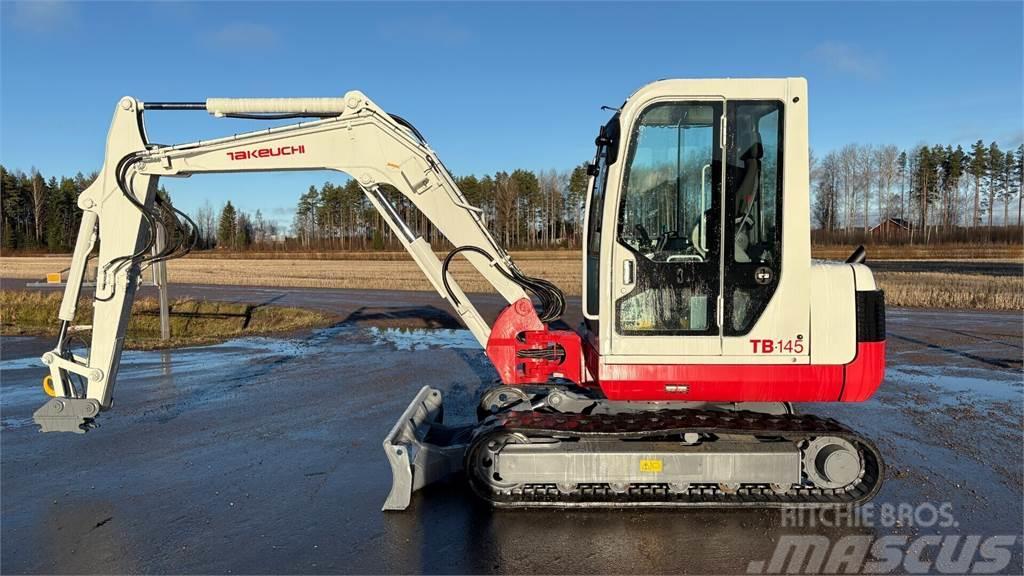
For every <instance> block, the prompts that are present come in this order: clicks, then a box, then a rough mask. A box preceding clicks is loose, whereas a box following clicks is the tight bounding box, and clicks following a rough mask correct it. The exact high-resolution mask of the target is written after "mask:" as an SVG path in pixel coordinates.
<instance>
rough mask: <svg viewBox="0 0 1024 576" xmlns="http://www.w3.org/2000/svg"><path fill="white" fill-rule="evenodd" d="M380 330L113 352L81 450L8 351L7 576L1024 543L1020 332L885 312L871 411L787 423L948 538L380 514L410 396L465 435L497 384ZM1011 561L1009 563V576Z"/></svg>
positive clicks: (840, 408)
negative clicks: (842, 544) (810, 543)
mask: <svg viewBox="0 0 1024 576" xmlns="http://www.w3.org/2000/svg"><path fill="white" fill-rule="evenodd" d="M395 298H396V299H398V298H400V297H399V296H396V297H395ZM403 306H404V304H403ZM384 307H385V308H386V305H385V306H384ZM405 308H408V306H405ZM361 314H362V316H363V317H368V316H374V317H376V318H378V319H379V318H385V319H386V318H395V317H400V316H401V315H400V314H389V313H387V312H384V313H378V312H368V311H367V310H365V309H363V312H362V313H361ZM383 326H384V327H378V326H374V325H369V326H368V325H365V324H363V323H359V322H355V323H352V322H350V323H346V324H342V325H339V326H335V327H332V328H328V329H324V330H319V331H316V332H313V333H311V334H298V335H294V336H292V337H286V338H252V339H243V340H234V341H230V342H226V343H223V344H220V345H216V346H206V347H202V348H191V349H181V350H173V351H163V352H127V353H126V354H125V357H124V362H123V364H122V370H121V381H120V383H119V386H118V390H117V391H116V398H117V401H116V407H115V409H114V410H113V411H111V412H109V413H107V414H105V415H104V418H103V420H102V427H101V428H100V429H98V430H96V431H94V432H91V433H90V434H88V435H86V436H78V435H70V434H63V435H55V434H47V435H41V434H38V433H36V431H35V429H34V427H33V426H31V425H30V419H31V413H32V411H33V410H34V409H35V408H36V407H38V405H40V404H41V403H42V401H43V397H42V395H41V392H40V391H39V379H40V378H41V377H42V374H43V372H42V369H41V365H39V364H38V363H37V360H35V358H38V356H39V354H41V353H42V352H43V351H45V350H46V349H47V348H49V346H50V342H49V341H48V340H42V339H35V338H22V339H16V340H15V339H8V338H4V341H3V344H4V351H3V357H2V359H0V377H2V386H0V418H2V435H0V448H2V469H0V474H2V483H3V498H2V564H3V570H4V571H5V572H9V573H14V572H19V573H20V572H45V573H57V572H106V573H109V572H118V573H121V572H162V573H167V572H171V573H190V572H192V573H194V572H202V573H226V572H234V573H255V572H260V573H267V572H270V573H322V572H357V573H367V572H371V573H379V572H433V573H437V572H446V573H448V572H457V573H464V572H469V573H492V572H516V573H523V572H528V573H595V572H599V573H619V572H630V573H634V572H639V573H669V572H671V573H679V572H697V573H744V572H746V571H747V567H748V562H750V561H758V560H761V561H765V560H768V559H769V558H771V557H772V555H773V553H774V552H775V551H776V546H777V544H778V542H779V541H780V538H783V537H785V536H787V535H793V534H814V535H824V536H827V537H830V538H832V541H835V540H836V539H837V538H838V537H839V536H844V535H845V536H850V535H853V536H856V535H864V536H869V537H872V538H874V537H877V536H881V535H889V534H902V535H908V536H910V537H915V536H917V535H920V534H931V533H939V534H980V535H986V536H987V535H993V534H1014V535H1019V534H1021V532H1022V522H1021V517H1020V514H1019V512H1020V509H1021V502H1022V497H1021V452H1020V447H1021V442H1022V431H1021V418H1022V414H1021V400H1022V397H1024V392H1022V387H1021V369H1020V355H1021V352H1020V330H1021V320H1020V318H1018V317H1017V316H1015V315H984V314H968V313H952V312H908V311H893V312H892V313H891V314H890V322H889V328H890V343H891V345H890V356H889V357H890V369H889V372H888V376H887V381H886V384H885V385H884V387H883V388H882V390H881V391H880V392H879V393H878V394H877V395H876V397H875V398H873V399H872V400H870V401H869V402H867V403H864V404H861V405H804V406H801V407H800V409H801V410H803V411H807V412H814V413H819V414H822V415H827V416H834V417H836V418H838V419H840V420H842V421H843V422H845V423H846V424H848V425H850V426H851V427H855V428H859V429H862V430H863V431H864V432H865V434H866V435H868V436H869V437H872V438H874V439H876V441H877V442H878V444H879V447H880V448H881V450H882V452H883V454H884V455H885V456H886V458H887V460H888V462H889V463H890V469H889V471H888V472H889V473H888V476H889V478H888V480H887V483H886V484H885V486H884V487H883V489H882V492H881V494H880V495H879V497H878V498H877V500H876V501H875V503H874V504H873V506H876V507H880V506H883V505H887V504H892V505H897V504H900V503H909V504H911V505H915V506H916V505H920V504H922V503H933V504H934V505H936V506H939V505H940V504H942V503H949V505H950V506H951V507H952V508H951V510H952V514H953V515H954V516H955V518H956V521H957V526H949V527H936V526H919V525H914V522H913V521H912V520H911V521H910V522H909V523H908V522H905V521H903V522H899V523H889V524H887V525H875V526H849V525H847V526H842V527H823V526H820V525H817V526H808V525H794V517H792V516H791V517H787V516H785V515H784V514H782V513H780V512H778V511H759V510H755V511H710V510H699V511H683V512H680V511H594V512H581V511H543V512H537V511H511V512H508V511H492V510H490V509H488V508H486V507H485V506H483V505H481V504H480V503H479V502H477V501H476V500H474V499H473V498H472V497H471V496H470V495H469V494H468V491H467V490H465V489H464V487H463V485H462V482H461V480H460V479H453V480H452V481H449V482H447V483H443V484H441V485H438V486H434V487H431V488H429V489H427V490H425V491H423V492H422V493H419V494H417V495H416V496H415V498H414V500H413V505H412V507H411V508H410V509H409V510H408V511H406V512H403V513H387V514H385V513H382V512H380V505H381V503H382V502H383V500H384V497H385V496H386V494H387V490H388V488H389V484H390V476H389V470H388V466H387V463H386V460H385V458H384V455H383V451H382V450H381V447H380V442H381V440H382V439H383V437H384V435H385V433H386V432H387V430H388V429H389V428H390V426H391V425H392V424H393V420H394V419H395V418H396V417H397V416H398V414H399V413H400V412H401V411H402V409H403V408H404V407H405V405H406V403H407V402H408V401H409V400H410V399H411V398H412V396H413V394H414V393H415V391H416V390H417V389H419V388H420V387H421V386H423V385H425V384H426V385H431V386H435V387H438V388H440V389H442V390H443V391H444V393H445V416H446V421H448V422H459V421H469V420H471V419H472V418H474V401H475V398H476V396H477V394H478V393H479V391H480V390H481V389H482V388H485V387H486V386H488V385H489V384H490V382H491V381H492V380H493V378H494V373H493V370H492V368H491V367H490V364H489V363H488V361H487V359H486V357H485V356H484V355H483V352H482V351H481V350H480V349H479V347H478V346H477V345H476V343H475V341H474V339H473V338H472V336H471V335H470V334H469V333H468V332H466V331H464V330H452V329H449V328H438V329H428V330H423V329H414V330H409V329H401V328H399V327H397V326H389V325H388V324H387V323H384V324H383ZM954 330H955V331H956V332H954ZM900 337H905V339H902V340H901V339H900ZM915 340H919V341H922V342H924V343H925V344H918V343H915V342H914V341H915ZM947 350H951V351H947ZM965 352H966V353H968V354H970V356H964V354H963V353H965ZM879 509H880V508H879ZM797 520H800V521H801V522H804V523H806V522H805V521H806V520H807V519H806V518H802V519H800V518H798V519H797ZM926 556H927V554H926ZM1020 560H1021V554H1020V546H1019V544H1018V545H1017V546H1016V547H1015V548H1014V557H1013V562H1012V563H1011V564H1010V566H1009V567H1008V568H1007V570H1008V571H1009V572H1010V573H1019V572H1020V569H1021V568H1020V567H1021V563H1020ZM904 570H906V567H905V566H901V567H898V568H897V569H896V570H895V571H896V572H900V571H904Z"/></svg>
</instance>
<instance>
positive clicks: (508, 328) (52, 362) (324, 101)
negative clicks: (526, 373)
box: [35, 91, 579, 433]
mask: <svg viewBox="0 0 1024 576" xmlns="http://www.w3.org/2000/svg"><path fill="white" fill-rule="evenodd" d="M146 110H206V111H207V112H209V113H210V114H213V115H215V116H218V117H222V116H223V117H242V118H265V119H280V118H308V117H312V118H314V119H313V120H311V121H305V122H300V123H297V124H292V125H287V126H280V127H274V128H269V129H266V130H260V131H255V132H248V133H244V134H237V135H234V136H228V137H224V138H218V139H214V140H203V141H197V142H190V143H186V144H178V145H173V146H161V145H155V144H151V143H150V142H149V141H148V139H147V137H146V131H145V125H144V123H143V112H144V111H146ZM323 169H326V170H337V171H340V172H345V173H347V174H348V175H350V176H351V177H352V178H354V179H356V181H357V182H358V183H359V185H360V187H361V188H362V190H363V191H364V193H365V194H366V196H367V198H368V199H369V202H370V204H371V205H372V206H373V207H374V208H375V209H376V210H377V211H378V212H379V213H380V214H381V216H382V218H383V220H384V221H385V222H387V224H388V226H390V228H391V230H392V231H393V232H394V234H395V236H396V237H397V238H398V239H399V240H400V241H401V242H402V245H403V246H404V247H405V248H406V250H408V252H409V254H410V255H411V256H412V258H413V260H414V261H415V262H416V263H417V264H418V265H419V267H420V269H421V270H422V271H423V273H424V274H425V275H426V276H427V278H428V279H429V280H430V282H431V284H432V285H433V287H434V288H435V289H436V290H437V291H438V293H439V294H440V295H441V297H442V298H444V299H446V300H448V301H449V302H450V303H451V305H452V307H453V308H454V310H455V312H456V313H457V314H458V316H459V318H461V319H462V322H463V323H464V324H465V325H466V327H467V328H468V329H469V330H470V331H471V332H472V333H473V335H474V336H475V337H476V339H477V341H478V342H479V343H480V344H481V346H484V347H487V348H488V354H489V355H491V356H492V359H495V358H496V357H498V358H505V359H506V360H511V361H513V362H514V358H515V351H514V350H512V348H514V347H515V344H514V340H515V336H516V335H518V334H519V333H520V332H521V329H525V328H532V329H533V332H534V333H538V332H545V331H546V330H545V328H544V326H543V324H542V323H541V321H540V320H548V319H551V318H552V317H554V316H556V315H558V314H560V313H561V309H560V308H561V306H562V305H564V302H561V294H560V293H557V289H555V288H554V287H553V286H552V285H550V284H549V283H547V282H544V281H542V280H536V279H531V278H528V277H526V276H525V275H523V274H522V273H521V272H520V271H519V270H518V269H517V268H516V266H515V264H514V263H513V262H512V260H511V259H510V257H509V255H508V253H507V252H505V250H503V249H502V248H501V247H500V246H498V244H497V243H496V242H495V240H494V238H493V237H492V236H491V235H490V233H488V231H487V229H486V227H485V225H484V221H483V218H482V214H481V211H480V210H479V209H478V208H475V207H473V206H471V205H470V204H469V203H468V202H467V200H466V198H465V196H464V195H463V194H462V193H461V192H460V191H459V189H458V186H457V185H456V184H455V181H454V179H453V178H452V176H451V174H450V173H449V172H448V171H447V169H446V168H445V167H444V165H443V164H442V163H441V161H440V160H439V159H438V158H437V156H436V154H435V153H434V151H433V150H431V149H430V147H429V146H428V145H427V144H426V142H425V141H424V140H423V138H422V136H421V135H420V134H419V133H418V131H417V130H416V129H415V128H414V127H413V126H412V125H411V124H409V123H408V122H406V121H404V120H402V119H401V118H400V117H397V116H392V115H390V114H388V113H386V112H384V111H383V110H382V109H381V108H379V107H378V106H377V105H375V104H374V103H373V102H371V101H370V100H369V99H368V98H367V97H366V96H365V95H363V94H362V93H360V92H357V91H352V92H349V93H347V94H346V95H345V96H344V97H343V98H270V99H225V98H212V99H208V100H207V101H206V102H205V103H203V102H189V103H144V102H140V101H138V100H136V99H134V98H130V97H125V98H122V99H121V100H120V102H119V103H118V105H117V108H116V110H115V112H114V119H113V122H112V124H111V127H110V132H109V135H108V137H107V148H106V156H105V161H104V165H103V169H102V170H101V172H100V174H99V176H98V178H97V179H96V181H95V182H94V183H93V184H92V185H91V186H90V187H89V188H88V189H86V190H85V191H84V192H83V193H82V194H81V196H80V197H79V200H78V204H79V206H80V207H81V209H82V210H83V211H84V214H83V217H82V222H81V226H80V229H79V234H78V240H77V243H76V246H75V250H74V254H73V257H72V263H71V268H70V272H69V277H68V283H67V287H66V289H65V293H64V298H63V302H62V305H61V308H60V314H59V319H60V321H61V326H60V336H59V337H58V341H57V345H56V347H55V348H54V349H53V350H51V351H50V352H47V353H46V354H44V355H43V358H42V359H43V362H44V363H45V364H46V365H48V366H49V369H50V377H51V378H52V382H53V388H54V392H55V397H54V398H52V399H51V400H49V401H48V402H47V403H46V404H44V406H43V407H42V408H40V409H39V410H37V412H36V413H35V421H36V422H37V423H38V424H39V425H40V426H41V428H42V430H43V431H44V432H45V431H70V432H78V433H81V432H85V431H86V430H88V429H89V428H90V427H91V426H92V425H93V423H94V419H95V418H96V416H97V415H98V414H99V412H100V411H101V410H105V409H108V408H110V407H111V405H112V401H113V388H114V384H115V382H116V379H117V370H118V365H119V362H120V357H121V350H122V346H123V344H124V336H125V329H126V328H127V325H128V318H129V315H130V312H131V307H132V302H133V299H134V294H135V289H136V286H137V283H138V278H139V275H140V271H141V267H142V266H145V265H148V264H151V263H152V262H154V261H156V260H161V259H167V258H170V257H173V256H175V255H177V254H175V253H171V252H167V253H162V254H158V255H157V256H156V257H151V256H147V254H149V252H151V249H152V245H153V243H154V241H155V237H156V220H157V219H158V218H159V216H160V210H161V209H163V210H166V209H167V207H166V206H161V205H159V204H160V203H159V199H158V198H157V197H156V194H155V192H156V189H157V182H158V180H159V179H160V178H161V177H188V176H191V175H193V174H202V173H225V172H254V171H281V170H323ZM385 188H390V189H393V190H395V191H397V192H398V193H400V194H402V195H403V196H405V198H407V199H408V200H409V201H410V202H412V203H413V204H414V205H415V206H416V207H417V208H418V209H419V211H420V212H421V213H422V214H423V215H425V216H426V217H427V218H428V219H429V220H430V221H431V222H432V223H433V224H434V225H435V226H436V227H437V229H438V230H439V231H440V232H441V233H442V234H443V235H444V236H445V237H446V238H447V239H448V240H449V241H450V242H451V243H452V244H453V245H454V246H456V249H455V250H453V251H452V252H451V253H450V254H449V256H448V258H446V259H445V260H444V262H442V261H441V260H440V259H439V258H438V257H437V256H436V255H435V253H434V252H433V250H432V249H431V247H430V244H429V243H428V242H427V241H426V240H424V239H423V238H422V237H418V236H416V235H415V234H414V233H413V232H412V231H411V230H410V229H409V227H408V226H407V225H406V223H405V222H404V221H403V220H402V218H401V217H400V215H399V213H398V212H397V211H396V210H395V208H394V206H393V205H392V204H391V202H389V200H388V198H387V195H385V193H384V191H385ZM179 215H180V216H182V217H183V218H185V219H186V220H187V216H184V214H180V213H179ZM186 235H187V233H186ZM96 240H99V255H98V262H97V279H96V293H95V296H94V313H93V321H92V326H91V332H92V338H91V346H90V349H89V353H88V357H82V356H77V355H74V354H71V353H70V351H69V348H68V334H69V332H70V331H72V330H75V329H82V328H85V327H75V326H72V322H74V320H75V314H76V307H77V304H78V302H79V298H80V296H81V288H82V279H83V277H84V275H85V270H86V265H87V261H88V260H89V258H90V254H91V252H92V249H93V247H94V244H95V242H96ZM180 252H181V251H179V254H180ZM457 253H460V254H462V255H464V256H465V257H466V258H467V259H468V260H469V262H470V263H471V264H472V265H473V266H474V268H475V269H476V270H477V271H478V272H479V273H480V274H481V275H482V276H483V277H484V278H485V279H486V280H487V281H488V282H490V283H491V284H492V285H493V286H494V288H495V289H496V290H497V291H498V293H500V294H501V295H502V296H503V297H504V298H505V300H507V301H508V302H509V303H510V304H516V306H513V307H510V308H515V310H516V314H513V316H517V317H522V318H525V319H519V320H516V321H512V322H509V321H506V322H504V323H503V325H504V328H503V329H502V332H503V335H502V338H501V339H499V338H496V336H495V335H492V331H491V327H490V326H489V325H488V324H487V322H486V321H485V320H484V319H483V318H482V317H481V315H480V313H479V312H478V311H477V309H476V308H475V307H474V306H473V304H472V303H471V302H470V301H469V299H468V298H467V297H466V295H465V294H464V293H463V291H462V289H461V288H460V287H459V285H458V283H457V282H456V281H455V280H454V279H453V278H450V277H448V275H447V274H446V268H447V263H448V261H450V260H451V258H452V257H453V256H455V255H456V254H457ZM154 258H155V259H154ZM524 288H525V290H524ZM527 290H529V291H530V292H532V293H534V294H537V293H538V292H541V299H542V301H544V300H545V298H544V294H543V293H544V292H545V291H547V293H548V294H549V295H550V294H552V293H554V294H555V296H553V297H551V298H549V299H548V300H549V302H548V305H547V306H545V308H548V309H547V310H542V312H541V315H540V318H538V316H537V313H536V311H535V310H534V308H533V304H532V301H531V300H530V298H529V296H528V292H527ZM551 308H556V310H552V309H551ZM499 320H500V318H499ZM510 336H511V340H509V337H510ZM573 336H574V335H573ZM563 337H564V335H563ZM533 340H534V341H536V338H533ZM510 341H512V342H513V344H512V346H505V347H504V348H506V349H504V350H503V347H502V346H501V345H500V342H505V343H506V344H507V343H509V342H510ZM533 345H534V347H538V346H540V347H543V343H541V344H536V342H533ZM573 360H574V361H576V362H577V364H578V362H579V360H578V359H577V358H573ZM499 372H500V373H502V377H503V379H504V380H506V381H509V380H512V379H514V377H513V374H512V373H511V372H512V371H511V370H510V369H506V370H505V371H504V372H502V371H501V370H500V366H499ZM544 377H545V378H546V374H545V375H544Z"/></svg>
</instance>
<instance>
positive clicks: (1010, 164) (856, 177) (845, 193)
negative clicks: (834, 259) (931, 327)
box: [811, 140, 1024, 243]
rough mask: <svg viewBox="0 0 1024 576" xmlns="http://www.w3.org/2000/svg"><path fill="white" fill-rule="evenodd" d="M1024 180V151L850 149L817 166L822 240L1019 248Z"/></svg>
mask: <svg viewBox="0 0 1024 576" xmlns="http://www.w3.org/2000/svg"><path fill="white" fill-rule="evenodd" d="M1022 180H1024V145H1020V146H1018V147H1017V149H1016V150H1007V151H1005V152H1004V151H1003V150H1001V149H1000V148H999V145H998V144H997V143H996V142H992V143H990V144H988V145H986V144H985V143H984V142H983V141H981V140H978V141H977V142H975V143H974V145H972V146H971V147H970V149H969V150H964V149H963V147H962V146H959V145H958V146H956V147H955V148H954V147H953V146H950V145H932V146H928V145H919V146H915V147H914V148H912V149H910V150H900V149H898V148H897V147H895V146H861V145H857V144H850V145H847V146H844V147H843V148H841V149H839V150H834V151H831V152H829V153H828V154H826V155H825V156H824V157H823V158H821V159H812V170H811V182H812V194H813V196H812V206H811V214H812V220H813V224H815V225H816V227H817V228H818V230H816V231H815V240H816V241H818V242H826V243H827V242H853V241H865V240H868V241H872V240H876V241H877V240H882V241H889V242H915V243H929V242H938V241H973V242H985V241H1012V242H1020V241H1021V208H1022V202H1021V190H1022ZM882 222H888V223H890V224H892V225H890V226H886V227H884V229H883V230H882V231H881V232H882V233H881V234H879V233H878V232H877V231H876V233H875V234H872V229H873V228H875V226H876V225H878V224H879V223H882Z"/></svg>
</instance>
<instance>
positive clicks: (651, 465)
mask: <svg viewBox="0 0 1024 576" xmlns="http://www.w3.org/2000/svg"><path fill="white" fill-rule="evenodd" d="M640 471H641V472H661V460H641V461H640Z"/></svg>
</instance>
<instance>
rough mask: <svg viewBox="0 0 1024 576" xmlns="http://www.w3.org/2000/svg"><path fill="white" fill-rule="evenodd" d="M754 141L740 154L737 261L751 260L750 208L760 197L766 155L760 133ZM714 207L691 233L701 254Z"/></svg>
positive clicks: (736, 220)
mask: <svg viewBox="0 0 1024 576" xmlns="http://www.w3.org/2000/svg"><path fill="white" fill-rule="evenodd" d="M754 138H755V142H754V143H753V144H751V145H750V147H749V148H747V151H746V152H744V153H743V155H742V156H740V160H742V161H743V180H741V181H740V185H739V187H738V188H737V190H736V211H735V214H736V219H735V220H734V224H735V225H736V234H735V240H734V248H735V260H736V262H750V256H749V255H748V254H747V248H748V247H749V246H750V236H749V231H750V227H751V226H753V224H754V220H753V218H752V217H751V212H753V209H754V201H755V200H756V199H757V194H758V191H759V190H760V189H761V187H760V179H761V159H762V158H764V146H762V145H761V142H760V136H759V135H756V134H755V136H754ZM710 212H711V211H710V210H708V211H706V212H704V214H702V215H701V217H700V220H698V221H697V224H696V225H695V226H694V227H693V231H692V232H691V233H690V238H691V241H692V242H693V246H694V247H695V248H696V249H697V251H698V252H699V253H700V255H701V256H704V255H705V254H706V253H707V218H708V214H709V213H710Z"/></svg>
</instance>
